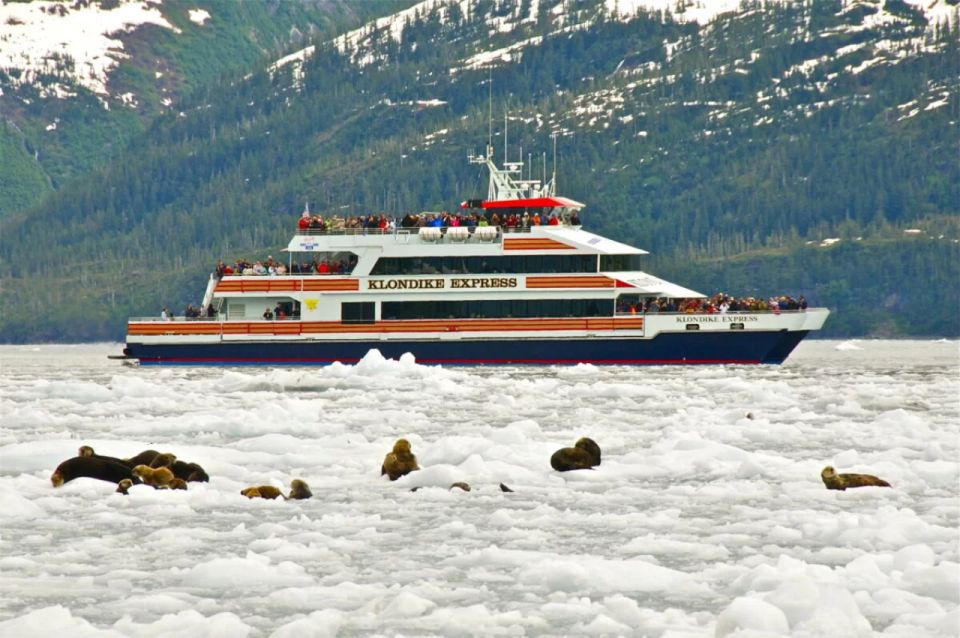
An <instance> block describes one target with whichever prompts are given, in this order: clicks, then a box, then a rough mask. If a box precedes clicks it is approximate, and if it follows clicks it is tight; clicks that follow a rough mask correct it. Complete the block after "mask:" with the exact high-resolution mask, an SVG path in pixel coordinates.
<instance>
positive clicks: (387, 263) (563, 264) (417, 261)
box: [370, 255, 633, 276]
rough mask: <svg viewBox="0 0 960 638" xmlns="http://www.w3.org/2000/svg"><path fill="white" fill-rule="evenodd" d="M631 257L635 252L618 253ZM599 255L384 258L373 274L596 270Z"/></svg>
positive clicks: (521, 272)
mask: <svg viewBox="0 0 960 638" xmlns="http://www.w3.org/2000/svg"><path fill="white" fill-rule="evenodd" d="M618 256H619V257H632V256H633V255H618ZM596 271H597V258H596V255H489V256H485V257H450V256H447V257H381V258H380V259H379V260H377V263H376V264H374V266H373V270H372V271H371V272H370V274H371V275H375V276H376V275H498V274H521V275H522V274H527V273H572V272H574V273H579V272H596Z"/></svg>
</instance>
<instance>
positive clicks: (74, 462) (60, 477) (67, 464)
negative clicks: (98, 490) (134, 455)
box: [50, 456, 133, 487]
mask: <svg viewBox="0 0 960 638" xmlns="http://www.w3.org/2000/svg"><path fill="white" fill-rule="evenodd" d="M80 477H87V478H94V479H99V480H101V481H109V482H111V483H119V482H120V481H122V480H123V479H128V478H133V473H132V472H131V471H130V468H129V467H127V466H126V465H124V464H123V463H117V462H115V461H111V460H109V459H106V458H101V457H98V456H75V457H73V458H72V459H67V460H66V461H64V462H63V463H61V464H60V465H58V466H57V469H55V470H54V471H53V474H51V475H50V482H51V483H52V484H53V486H54V487H60V486H61V485H63V484H64V483H67V482H69V481H72V480H73V479H75V478H80Z"/></svg>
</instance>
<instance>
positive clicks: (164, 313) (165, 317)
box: [160, 306, 170, 321]
mask: <svg viewBox="0 0 960 638" xmlns="http://www.w3.org/2000/svg"><path fill="white" fill-rule="evenodd" d="M160 319H161V320H163V321H170V311H169V310H167V307H166V306H164V307H163V310H161V311H160Z"/></svg>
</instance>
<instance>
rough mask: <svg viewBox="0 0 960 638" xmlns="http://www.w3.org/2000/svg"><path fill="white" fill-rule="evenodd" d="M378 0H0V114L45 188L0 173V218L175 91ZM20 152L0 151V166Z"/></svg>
mask: <svg viewBox="0 0 960 638" xmlns="http://www.w3.org/2000/svg"><path fill="white" fill-rule="evenodd" d="M406 4H408V3H405V2H403V1H402V0H400V1H396V0H394V1H391V0H378V1H375V2H374V1H371V2H364V3H350V2H344V1H341V0H310V1H305V2H279V1H273V0H267V1H261V2H213V1H212V0H198V1H194V0H165V1H164V2H162V3H161V2H146V1H144V0H111V1H107V0H96V1H89V0H85V1H83V2H74V3H67V2H59V1H53V0H50V1H48V0H36V1H34V2H26V3H24V2H10V3H3V4H2V5H0V118H2V119H4V120H6V121H8V122H9V123H10V124H11V125H12V126H15V127H16V128H17V129H19V130H20V134H21V137H22V138H23V139H24V141H25V144H27V145H28V146H29V147H30V149H31V153H30V154H31V155H32V156H33V160H32V161H33V163H34V166H33V168H32V169H30V170H31V171H32V172H37V171H39V172H40V173H42V174H43V175H45V176H46V181H47V182H48V188H47V189H41V190H37V191H34V192H35V195H34V196H33V197H30V198H27V199H26V200H25V199H24V191H25V189H24V188H22V187H20V188H13V187H10V186H7V185H6V184H5V183H3V184H0V217H2V216H4V215H6V214H10V213H13V212H16V211H18V210H22V209H23V208H24V207H25V205H27V204H32V203H35V202H37V201H39V199H40V198H42V196H43V195H44V194H45V193H46V192H47V191H48V190H49V188H58V187H59V186H61V185H63V184H65V183H66V182H68V181H69V180H70V179H72V178H73V177H76V176H79V175H82V174H84V173H86V172H87V171H89V170H91V169H92V168H94V167H96V166H98V165H100V164H102V163H103V162H107V161H111V160H115V159H117V158H118V157H119V156H120V155H121V153H122V152H123V150H124V148H125V146H126V144H127V142H129V140H131V139H133V138H134V137H137V136H139V135H141V134H142V133H143V132H144V130H145V128H146V127H148V126H149V124H150V122H151V121H152V120H153V119H154V118H155V117H157V116H158V115H160V114H162V113H164V112H168V111H171V110H174V109H176V108H177V105H178V104H179V102H180V101H181V99H182V98H183V96H184V95H186V94H189V93H190V92H192V91H194V90H196V89H197V88H198V87H203V86H206V85H207V84H209V83H210V82H211V81H215V80H216V79H217V78H219V77H222V76H224V75H227V76H229V75H231V74H235V73H238V72H240V71H243V70H245V69H247V68H249V67H250V66H251V65H256V64H258V63H260V62H261V61H262V60H264V59H265V58H266V57H270V56H273V57H275V56H276V55H277V53H278V52H280V51H282V50H283V49H284V48H286V47H288V46H290V45H291V44H296V43H301V42H304V41H305V40H307V39H308V38H312V37H330V36H332V35H333V34H335V33H336V32H337V30H339V29H341V28H343V27H345V26H349V25H353V24H358V23H360V21H361V20H363V19H366V18H368V17H370V16H376V15H378V14H379V13H382V12H384V11H386V10H387V9H389V8H397V7H403V6H405V5H406ZM22 163H23V162H22V161H20V159H19V158H17V159H16V160H9V164H10V165H8V157H7V156H6V155H0V173H8V171H11V170H20V169H16V168H11V166H12V165H13V164H16V165H18V166H19V165H22Z"/></svg>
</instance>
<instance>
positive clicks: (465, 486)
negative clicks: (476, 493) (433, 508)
mask: <svg viewBox="0 0 960 638" xmlns="http://www.w3.org/2000/svg"><path fill="white" fill-rule="evenodd" d="M455 487H459V488H460V489H461V490H463V491H464V492H469V491H470V484H469V483H464V482H463V481H457V482H456V483H454V484H453V485H451V486H450V489H451V490H452V489H453V488H455Z"/></svg>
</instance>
